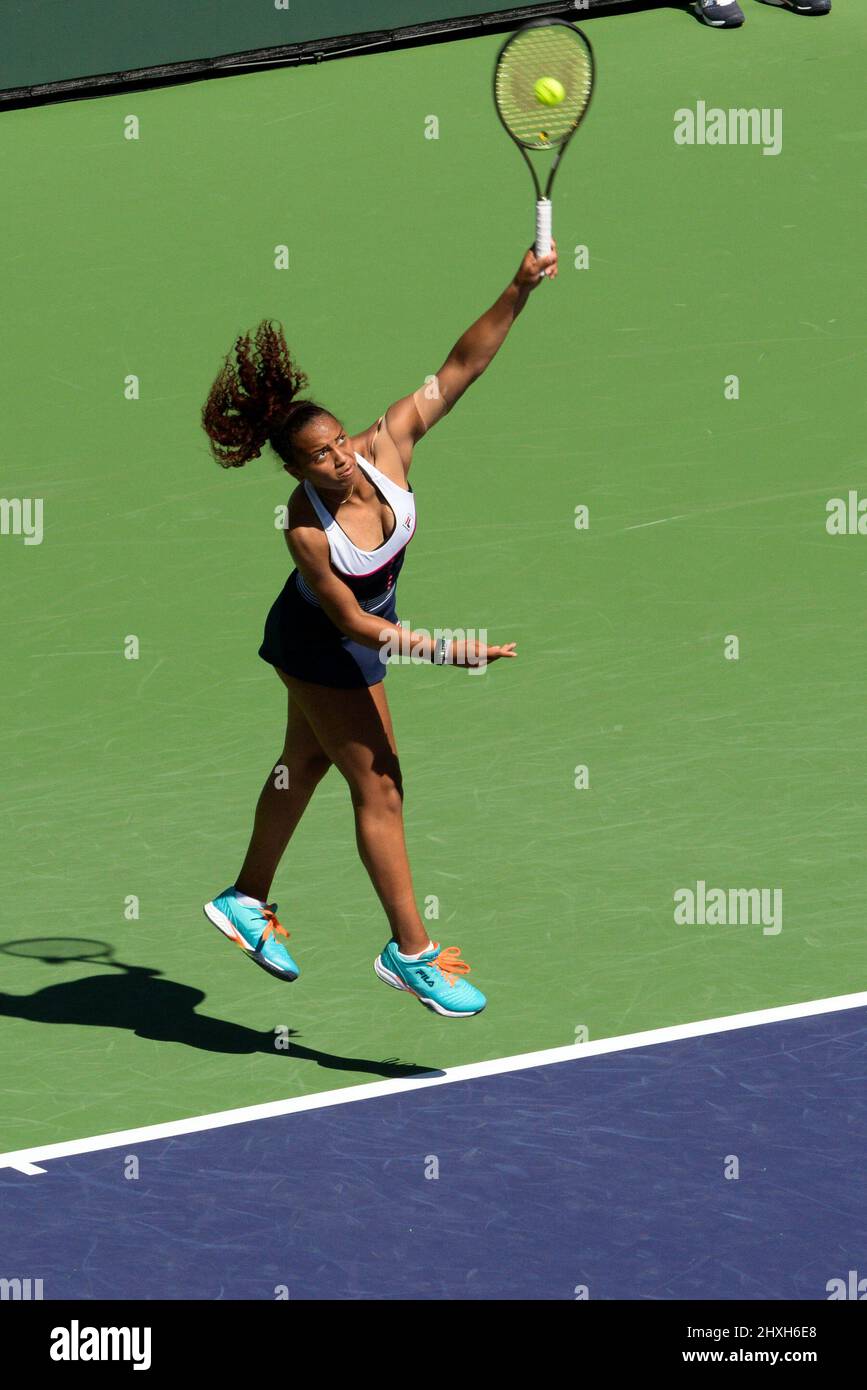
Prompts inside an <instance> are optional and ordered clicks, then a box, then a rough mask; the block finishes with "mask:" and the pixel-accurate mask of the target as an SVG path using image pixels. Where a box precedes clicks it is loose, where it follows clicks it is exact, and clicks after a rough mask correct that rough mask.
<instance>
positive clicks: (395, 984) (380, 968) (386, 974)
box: [373, 956, 482, 1018]
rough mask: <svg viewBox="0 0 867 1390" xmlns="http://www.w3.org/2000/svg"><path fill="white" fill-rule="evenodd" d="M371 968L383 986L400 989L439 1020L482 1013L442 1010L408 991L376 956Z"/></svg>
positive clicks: (468, 1010) (479, 1010)
mask: <svg viewBox="0 0 867 1390" xmlns="http://www.w3.org/2000/svg"><path fill="white" fill-rule="evenodd" d="M373 968H374V970H375V971H376V973H377V975H378V976H379V978H380V979H381V980H382V981H383V983H384V984H387V985H391V987H392V989H402V990H404V991H405V992H406V993H407V994H411V995H412V997H413V999H417V1000H418V1002H419V1003H420V1004H424V1006H425V1008H426V1009H433V1011H434V1013H437V1014H439V1015H440V1017H441V1018H475V1016H476V1014H480V1013H481V1012H482V1010H481V1009H467V1010H466V1011H464V1012H459V1011H458V1010H456V1009H444V1008H443V1007H442V1005H441V1004H437V1003H436V1001H435V1000H433V999H425V997H424V995H422V994H417V993H416V991H415V990H414V989H410V987H409V985H408V984H406V983H405V982H404V981H403V980H402V979H401V978H400V976H399V975H395V973H394V971H393V970H388V969H387V968H386V966H384V965H383V963H382V956H377V957H376V960H375V961H374V962H373Z"/></svg>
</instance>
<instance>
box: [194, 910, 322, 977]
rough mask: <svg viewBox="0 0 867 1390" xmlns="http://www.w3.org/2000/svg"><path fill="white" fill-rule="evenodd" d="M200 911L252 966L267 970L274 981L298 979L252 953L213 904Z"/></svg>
mask: <svg viewBox="0 0 867 1390" xmlns="http://www.w3.org/2000/svg"><path fill="white" fill-rule="evenodd" d="M202 911H203V912H204V914H205V916H206V917H207V919H208V921H209V922H210V923H211V924H212V925H213V926H215V927H216V928H217V930H218V931H220V932H222V933H223V936H225V937H228V939H229V940H230V941H234V943H235V945H236V946H240V948H241V950H242V951H243V952H244V954H245V955H246V956H247V957H248V959H249V960H251V961H252V962H253V964H254V965H258V966H260V967H261V968H262V969H263V970H267V972H268V974H269V975H273V976H274V979H275V980H288V981H289V982H290V983H291V982H292V980H297V979H298V976H297V975H289V974H287V972H286V971H285V970H277V969H276V968H275V967H274V966H273V965H272V964H271V963H270V961H267V960H265V958H264V956H260V955H259V952H258V951H254V950H253V947H252V946H250V945H248V943H247V942H246V941H245V940H244V938H243V936H242V935H241V933H240V932H239V931H238V930H237V928H236V927H234V926H233V925H232V923H231V921H230V920H229V918H228V917H227V916H226V914H225V912H221V911H220V909H219V908H218V907H215V906H214V904H213V903H205V905H204V907H203V908H202Z"/></svg>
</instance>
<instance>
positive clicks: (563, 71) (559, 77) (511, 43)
mask: <svg viewBox="0 0 867 1390" xmlns="http://www.w3.org/2000/svg"><path fill="white" fill-rule="evenodd" d="M594 67H595V65H594V61H593V49H592V48H591V47H590V43H589V40H588V39H586V38H585V37H584V35H583V34H582V33H581V30H580V29H576V28H575V25H574V24H567V22H566V20H565V19H532V20H530V22H529V23H528V24H525V25H523V26H522V28H520V29H518V30H517V32H516V33H514V34H511V35H510V36H509V38H508V39H507V40H506V42H505V43H504V44H503V47H502V48H501V49H500V52H499V56H498V58H497V62H496V66H495V68H494V104H495V105H496V108H497V114H498V115H499V117H500V120H501V121H502V123H503V125H504V126H505V128H506V130H507V131H508V133H509V135H510V136H511V137H512V139H513V140H514V142H515V144H516V145H517V146H518V149H519V150H520V151H521V154H522V155H523V156H524V159H525V160H526V162H527V167H528V168H529V170H530V173H531V174H532V176H533V184H534V186H535V189H536V255H537V256H547V255H548V252H549V251H550V250H551V223H552V218H551V188H552V185H553V183H554V175H555V174H556V172H557V169H558V168H559V166H560V160H561V159H562V158H563V153H564V151H565V149H566V146H567V145H568V144H569V141H570V140H571V139H572V136H573V135H574V134H575V131H576V130H577V129H578V127H579V125H580V124H581V122H582V120H583V119H584V117H585V115H586V114H587V108H588V107H589V105H590V98H591V96H592V95H593V79H594ZM546 78H547V79H553V82H549V83H547V84H546V86H547V88H548V91H549V93H550V92H552V91H553V93H554V94H555V95H557V94H559V90H560V89H562V91H563V98H562V100H560V101H557V102H555V103H554V104H551V105H547V104H545V103H544V102H543V101H540V99H539V97H538V96H537V95H536V85H537V83H538V82H539V81H540V79H546ZM556 84H559V88H558V86H557V85H556ZM552 150H553V152H554V159H553V162H552V164H551V167H550V170H549V172H548V181H547V183H546V185H545V191H544V193H543V192H542V184H541V182H540V180H539V176H538V174H537V172H536V167H535V164H534V160H533V159H532V158H531V154H532V155H534V156H536V164H538V163H539V160H538V154H539V153H540V152H543V151H544V152H547V153H550V152H551V151H552Z"/></svg>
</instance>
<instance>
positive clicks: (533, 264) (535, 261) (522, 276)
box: [515, 237, 557, 290]
mask: <svg viewBox="0 0 867 1390" xmlns="http://www.w3.org/2000/svg"><path fill="white" fill-rule="evenodd" d="M556 274H557V243H556V241H555V240H554V238H553V237H552V238H551V250H550V251H549V253H548V255H547V256H537V255H536V252H535V249H534V248H533V247H532V246H531V247H530V249H529V251H528V252H527V254H526V256H525V257H524V259H523V260H522V262H521V265H520V268H519V270H518V273H517V275H516V276H515V283H516V284H518V285H526V287H527V288H528V289H531V290H534V289H535V288H536V286H537V285H541V283H542V281H543V280H546V279H548V280H553V279H554V277H555V276H556Z"/></svg>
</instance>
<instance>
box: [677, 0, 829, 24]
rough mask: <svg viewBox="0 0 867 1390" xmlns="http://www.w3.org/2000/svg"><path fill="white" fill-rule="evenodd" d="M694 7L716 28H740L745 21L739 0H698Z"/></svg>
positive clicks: (702, 17) (701, 16) (700, 15)
mask: <svg viewBox="0 0 867 1390" xmlns="http://www.w3.org/2000/svg"><path fill="white" fill-rule="evenodd" d="M817 3H821V0H817ZM829 3H830V0H829ZM693 9H694V10H695V13H696V14H697V15H698V17H699V19H703V20H704V22H705V24H710V25H711V27H712V28H714V29H739V28H740V26H741V25H742V24H743V22H744V12H743V10H742V9H741V7H740V5H739V4H738V0H696V3H695V4H694V5H693Z"/></svg>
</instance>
